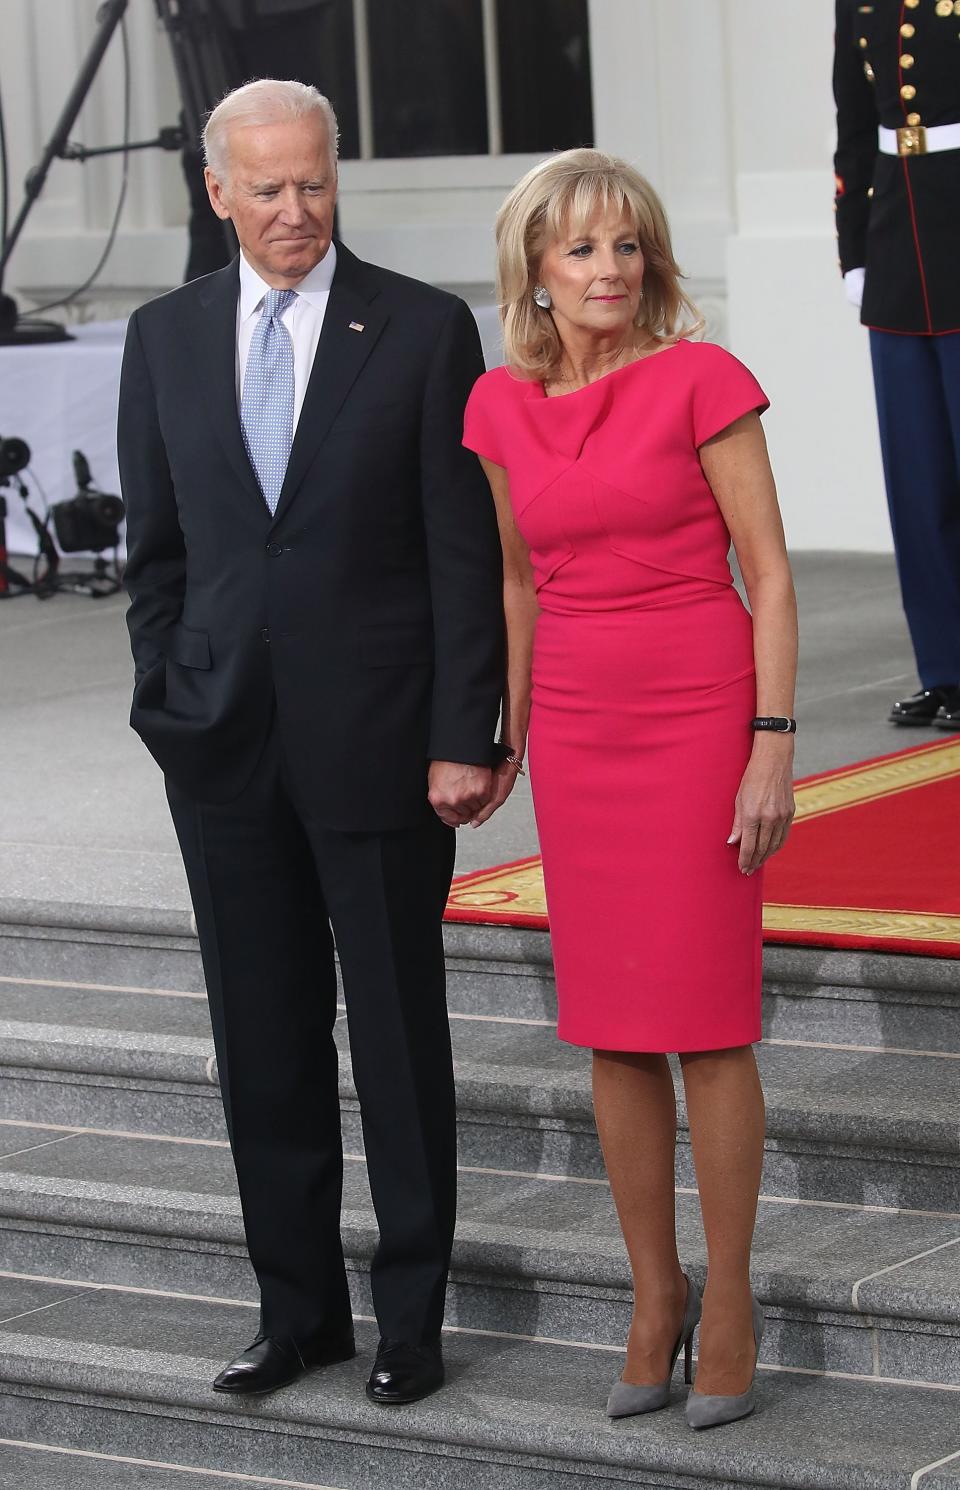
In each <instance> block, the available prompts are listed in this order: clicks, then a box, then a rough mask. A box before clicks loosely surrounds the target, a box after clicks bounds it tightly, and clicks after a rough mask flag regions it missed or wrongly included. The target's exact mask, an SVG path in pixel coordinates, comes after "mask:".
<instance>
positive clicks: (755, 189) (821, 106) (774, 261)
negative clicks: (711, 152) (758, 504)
mask: <svg viewBox="0 0 960 1490" xmlns="http://www.w3.org/2000/svg"><path fill="white" fill-rule="evenodd" d="M725 8H726V56H727V59H728V77H729V90H730V103H731V120H732V131H733V149H734V157H735V162H736V197H737V226H736V231H735V233H734V234H733V236H731V238H730V240H729V244H728V256H727V266H728V296H729V301H728V304H729V345H730V347H731V349H732V350H733V351H734V352H736V353H737V354H738V355H739V356H740V357H741V358H742V359H743V360H744V361H745V362H746V363H747V364H748V365H749V366H750V367H751V368H752V370H753V371H754V372H755V373H756V375H757V377H758V378H759V379H760V381H761V382H762V383H763V384H764V386H765V388H766V390H767V392H768V394H769V396H770V398H771V400H772V407H771V409H770V412H769V413H768V414H767V415H766V416H765V419H764V424H765V425H766V429H767V438H768V442H769V445H770V452H771V457H772V460H773V466H774V473H775V475H776V478H777V485H778V488H779V491H780V499H781V505H782V507H783V512H784V521H785V525H786V530H787V540H788V542H789V543H790V544H791V546H793V547H795V548H808V549H810V548H813V549H816V548H833V549H868V550H875V551H884V550H889V549H890V547H891V540H890V531H889V524H888V521H887V514H886V505H885V497H884V489H883V478H882V472H881V468H880V459H879V445H878V439H877V429H876V415H875V411H874V404H873V389H872V382H871V376H870V367H869V349H868V341H867V332H866V331H865V330H864V329H863V328H862V327H861V326H860V325H859V323H858V316H857V312H856V311H855V310H853V308H852V307H851V306H849V305H847V303H846V301H845V299H844V295H843V286H842V280H841V278H840V273H839V269H838V267H837V255H836V243H835V235H834V226H833V165H832V155H833V149H834V127H835V126H834V113H833V100H832V95H831V82H830V79H831V68H832V58H833V27H834V7H833V4H832V0H777V3H776V4H775V5H770V4H769V3H767V0H725Z"/></svg>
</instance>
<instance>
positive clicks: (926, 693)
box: [889, 684, 960, 729]
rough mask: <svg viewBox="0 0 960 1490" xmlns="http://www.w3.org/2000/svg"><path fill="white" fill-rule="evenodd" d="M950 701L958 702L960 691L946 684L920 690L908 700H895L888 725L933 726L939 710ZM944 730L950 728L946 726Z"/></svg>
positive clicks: (959, 700)
mask: <svg viewBox="0 0 960 1490" xmlns="http://www.w3.org/2000/svg"><path fill="white" fill-rule="evenodd" d="M951 699H953V700H954V701H955V703H956V702H960V689H958V688H954V687H950V686H948V685H946V684H943V685H941V686H940V687H939V688H921V689H920V692H919V693H912V694H911V695H910V697H909V698H900V699H897V702H896V703H895V704H894V705H893V707H892V709H891V710H890V715H889V718H890V723H891V724H920V725H928V726H929V725H931V724H933V722H934V720H935V719H936V717H937V714H938V712H939V710H940V709H942V708H943V707H944V706H945V705H948V704H949V703H950V700H951ZM946 728H948V729H949V728H951V726H949V725H947V726H946Z"/></svg>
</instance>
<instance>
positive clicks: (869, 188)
mask: <svg viewBox="0 0 960 1490" xmlns="http://www.w3.org/2000/svg"><path fill="white" fill-rule="evenodd" d="M867 196H868V197H872V196H873V187H872V186H868V187H867Z"/></svg>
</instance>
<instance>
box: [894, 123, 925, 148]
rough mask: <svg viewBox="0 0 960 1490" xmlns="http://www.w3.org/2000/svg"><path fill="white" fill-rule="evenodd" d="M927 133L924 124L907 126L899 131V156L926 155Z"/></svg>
mask: <svg viewBox="0 0 960 1490" xmlns="http://www.w3.org/2000/svg"><path fill="white" fill-rule="evenodd" d="M926 153H927V131H926V129H925V128H924V126H923V125H922V124H905V125H903V126H902V127H901V128H900V129H898V130H897V154H898V155H926Z"/></svg>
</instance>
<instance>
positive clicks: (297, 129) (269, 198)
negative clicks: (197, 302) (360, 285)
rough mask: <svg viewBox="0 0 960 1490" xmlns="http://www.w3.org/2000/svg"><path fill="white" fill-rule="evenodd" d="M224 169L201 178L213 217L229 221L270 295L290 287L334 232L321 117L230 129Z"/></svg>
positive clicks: (332, 173)
mask: <svg viewBox="0 0 960 1490" xmlns="http://www.w3.org/2000/svg"><path fill="white" fill-rule="evenodd" d="M227 159H228V170H227V174H226V178H225V179H224V180H223V181H219V180H218V179H217V178H216V176H214V174H213V172H212V171H211V170H210V168H209V166H208V167H207V169H206V171H205V172H204V176H205V178H206V183H207V191H208V193H209V196H210V203H211V206H212V207H213V210H214V212H215V213H216V214H217V216H218V217H220V218H224V219H226V218H230V220H231V221H232V223H233V226H234V227H235V229H236V232H237V237H238V238H239V240H240V246H241V248H242V249H243V252H244V254H245V255H246V258H247V259H248V260H249V262H250V264H251V265H252V266H253V268H254V269H256V271H257V273H258V274H259V275H260V277H261V278H262V279H264V280H266V282H267V284H269V285H270V286H271V287H272V288H274V289H288V288H292V287H293V286H295V285H297V284H298V283H299V282H300V280H302V279H303V277H304V275H306V274H309V273H310V270H311V269H312V268H313V267H314V265H315V264H319V262H320V260H321V259H322V258H323V256H324V254H325V253H326V251H327V249H328V248H329V247H330V239H331V237H332V234H333V209H334V206H335V204H336V200H337V176H336V169H335V167H334V165H333V162H332V160H331V155H330V141H329V139H328V136H327V126H326V121H325V120H324V118H323V116H322V114H311V115H309V116H308V117H307V118H305V119H296V120H285V121H282V122H279V123H276V124H257V125H245V126H238V127H235V128H234V129H232V130H231V131H230V135H229V138H228V157H227Z"/></svg>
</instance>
